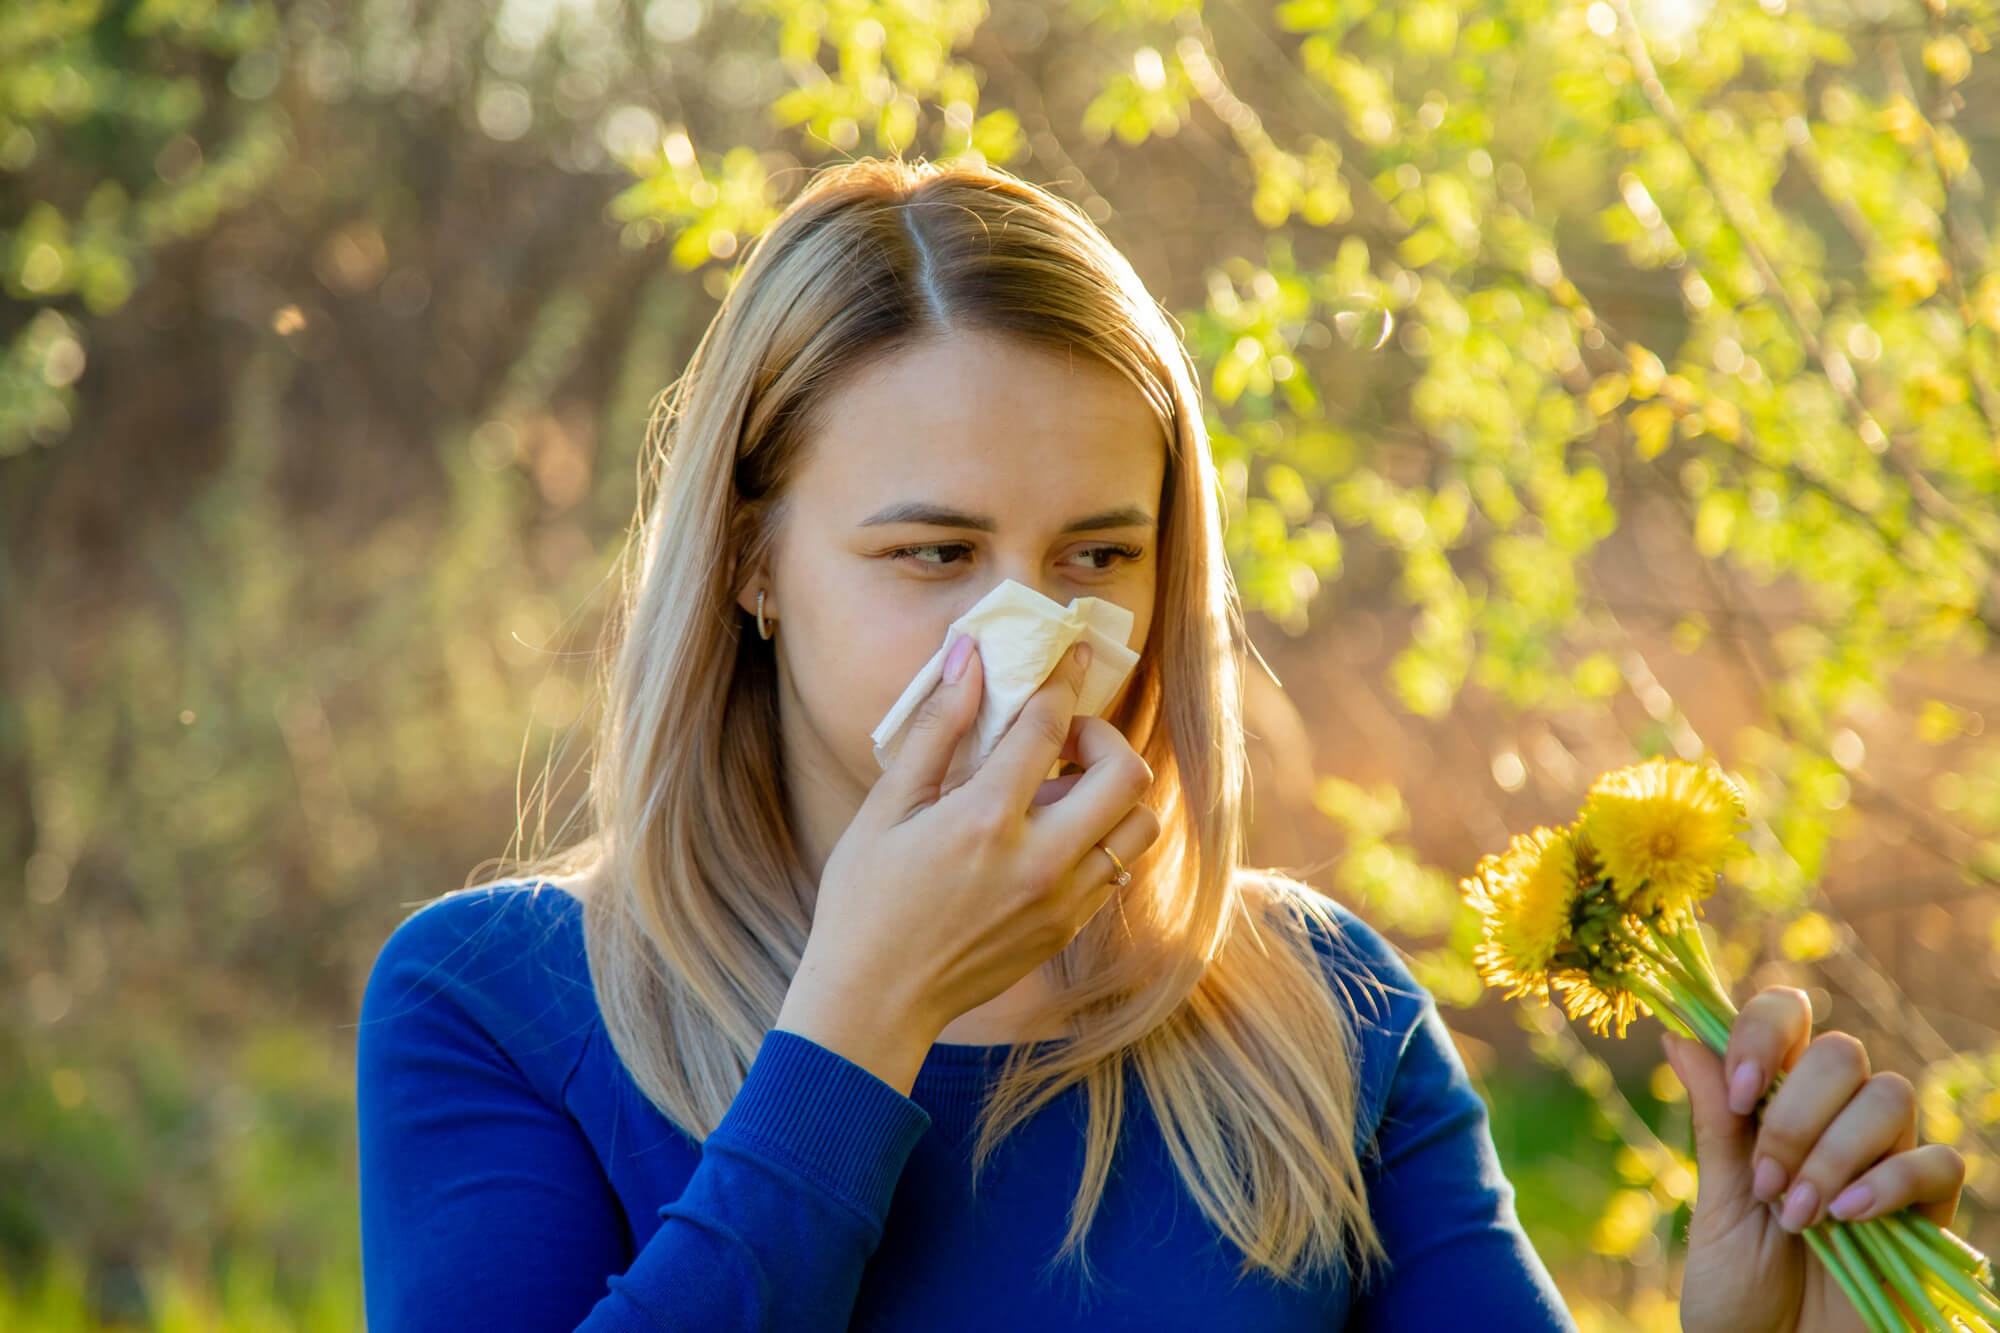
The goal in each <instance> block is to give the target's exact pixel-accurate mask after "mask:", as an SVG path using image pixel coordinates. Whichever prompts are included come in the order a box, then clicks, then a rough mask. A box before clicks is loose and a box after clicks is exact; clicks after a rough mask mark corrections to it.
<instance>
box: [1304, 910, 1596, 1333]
mask: <svg viewBox="0 0 2000 1333" xmlns="http://www.w3.org/2000/svg"><path fill="white" fill-rule="evenodd" d="M1341 922H1342V925H1343V926H1344V930H1343V931H1342V934H1343V936H1344V938H1345V940H1346V941H1347V944H1348V946H1349V948H1350V949H1352V950H1353V952H1355V953H1358V954H1359V955H1360V957H1361V961H1362V963H1363V965H1364V966H1365V967H1366V969H1367V971H1368V972H1370V973H1372V974H1373V976H1374V979H1375V980H1376V981H1379V982H1381V983H1384V986H1383V989H1382V992H1381V993H1383V994H1386V995H1387V996H1390V997H1394V998H1392V999H1390V1001H1389V1002H1388V1003H1387V1004H1386V1005H1385V1006H1382V1007H1381V1008H1380V1009H1378V1010H1377V1012H1378V1013H1380V1014H1381V1015H1382V1016H1383V1018H1384V1020H1385V1021H1384V1022H1383V1023H1381V1024H1380V1025H1379V1026H1377V1027H1375V1029H1374V1033H1373V1035H1371V1036H1368V1037H1364V1039H1363V1040H1364V1042H1365V1043H1366V1044H1368V1045H1369V1046H1370V1047H1371V1048H1372V1053H1373V1054H1374V1055H1375V1057H1376V1058H1377V1060H1378V1061H1379V1063H1378V1064H1377V1068H1380V1067H1382V1066H1384V1065H1388V1064H1390V1063H1391V1062H1393V1072H1391V1073H1390V1074H1389V1075H1388V1080H1387V1081H1388V1087H1387V1091H1386V1095H1385V1096H1383V1099H1382V1113H1381V1116H1380V1118H1379V1120H1378V1121H1377V1124H1376V1129H1375V1135H1374V1140H1373V1147H1374V1152H1373V1153H1372V1154H1370V1155H1369V1156H1366V1157H1364V1159H1363V1161H1364V1166H1365V1170H1366V1174H1367V1179H1368V1189H1369V1195H1370V1199H1371V1207H1370V1211H1371V1213H1372V1214H1373V1216H1374V1219H1375V1225H1376V1227H1377V1228H1378V1230H1379V1231H1380V1234H1381V1237H1382V1243H1383V1245H1384V1247H1385V1248H1386V1249H1387V1251H1388V1257H1389V1263H1388V1266H1387V1267H1386V1269H1384V1270H1383V1271H1382V1273H1381V1275H1380V1276H1379V1277H1377V1278H1376V1279H1375V1281H1374V1282H1373V1283H1371V1284H1370V1285H1369V1286H1367V1287H1365V1288H1363V1289H1362V1290H1361V1291H1360V1292H1358V1293H1357V1295H1356V1299H1355V1302H1354V1304H1353V1306H1352V1309H1351V1311H1350V1320H1349V1323H1348V1325H1347V1327H1348V1328H1349V1329H1353V1330H1366V1331H1367V1333H1388V1331H1389V1330H1395V1329H1406V1328H1430V1327H1442V1326H1446V1325H1451V1324H1456V1323H1459V1322H1462V1320H1463V1319H1464V1317H1465V1312H1466V1311H1468V1310H1477V1311H1478V1312H1479V1317H1478V1324H1479V1327H1480V1328H1481V1329H1491V1330H1494V1331H1495V1333H1549V1330H1560V1331H1561V1333H1575V1331H1576V1324H1575V1323H1574V1321H1573V1320H1572V1319H1571V1317H1570V1314H1569V1312H1568V1310H1567V1308H1566V1307H1565V1306H1564V1304H1563V1300H1562V1295H1561V1293H1560V1292H1558V1290H1557V1289H1556V1285H1555V1281H1554V1279H1552V1278H1551V1277H1550V1276H1549V1272H1548V1269H1547V1268H1546V1267H1545V1266H1544V1265H1543V1263H1542V1260H1541V1257H1540V1256H1539V1255H1538V1254H1536V1253H1535V1248H1534V1245H1533V1243H1532V1242H1530V1241H1529V1239H1528V1236H1527V1233H1526V1232H1525V1231H1524V1230H1523V1229H1522V1227H1521V1223H1520V1220H1519V1218H1517V1217H1516V1216H1515V1213H1514V1187H1513V1185H1512V1184H1511V1183H1509V1181H1508V1180H1507V1177H1506V1176H1505V1174H1504V1173H1503V1172H1502V1171H1501V1168H1500V1157H1499V1153H1498V1152H1497V1151H1496V1150H1495V1148H1494V1146H1493V1134H1492V1130H1491V1127H1490V1126H1489V1124H1488V1118H1487V1112H1486V1103H1485V1102H1483V1101H1481V1100H1480V1097H1479V1093H1478V1091H1477V1090H1476V1089H1475V1088H1474V1087H1473V1086H1472V1082H1471V1079H1470V1077H1469V1076H1468V1075H1467V1073H1466V1069H1465V1063H1464V1061H1463V1060H1461V1059H1460V1058H1459V1054H1458V1048H1457V1046H1455V1045H1454V1044H1453V1043H1452V1040H1451V1034H1450V1033H1449V1032H1448V1031H1447V1030H1446V1028H1445V1024H1444V1019H1443V1018H1442V1017H1441V1016H1440V1015H1439V1013H1438V1009H1437V1002H1436V1000H1435V999H1434V998H1433V997H1432V996H1431V994H1430V992H1429V991H1428V990H1426V989H1425V988H1424V987H1423V986H1422V985H1421V984H1420V983H1419V982H1418V981H1417V980H1416V978H1415V976H1414V975H1412V974H1411V972H1410V970H1409V969H1408V967H1407V966H1405V965H1404V963H1403V961H1402V959H1400V958H1399V957H1397V955H1396V953H1395V950H1394V949H1393V948H1392V947H1391V946H1390V945H1389V943H1388V942H1387V941H1386V940H1384V939H1383V938H1382V937H1381V936H1380V935H1378V934H1377V933H1376V932H1375V931H1374V930H1373V929H1372V928H1370V927H1368V926H1367V925H1366V924H1365V923H1362V922H1361V921H1360V919H1359V918H1358V917H1355V916H1353V915H1352V914H1351V913H1348V912H1346V911H1345V909H1342V911H1341ZM1379 1077H1380V1076H1379V1075H1377V1076H1376V1078H1374V1079H1371V1080H1370V1081H1371V1082H1374V1081H1376V1080H1377V1079H1379Z"/></svg>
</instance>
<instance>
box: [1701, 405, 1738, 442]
mask: <svg viewBox="0 0 2000 1333" xmlns="http://www.w3.org/2000/svg"><path fill="white" fill-rule="evenodd" d="M1705 411H1706V415H1707V417H1708V431H1709V434H1711V435H1713V436H1715V437H1716V438H1717V439H1719V440H1727V441H1728V442H1729V443H1731V444H1734V443H1736V442H1737V441H1738V440H1740V439H1742V438H1743V414H1742V413H1740V412H1738V411H1737V410H1736V404H1734V403H1732V402H1730V401H1728V400H1727V399H1723V398H1711V399H1710V400H1709V401H1708V403H1707V405H1706V409H1705Z"/></svg>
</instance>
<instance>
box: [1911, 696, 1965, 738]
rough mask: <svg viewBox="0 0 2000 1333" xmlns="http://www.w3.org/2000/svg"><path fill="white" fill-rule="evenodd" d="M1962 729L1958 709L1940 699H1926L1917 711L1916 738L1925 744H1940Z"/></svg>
mask: <svg viewBox="0 0 2000 1333" xmlns="http://www.w3.org/2000/svg"><path fill="white" fill-rule="evenodd" d="M1963 730H1964V726H1963V724H1962V723H1961V722H1960V721H1959V717H1958V710H1957V709H1956V708H1953V707H1952V706H1951V705H1950V704H1948V703H1946V702H1944V700H1942V699H1927V700H1925V701H1924V706H1923V708H1922V709H1920V710H1919V711H1918V713H1917V739H1918V740H1921V741H1923V742H1924V743H1925V744H1927V745H1942V744H1944V743H1945V742H1946V741H1948V740H1952V739H1953V738H1955V737H1956V736H1958V734H1959V733H1960V732H1961V731H1963Z"/></svg>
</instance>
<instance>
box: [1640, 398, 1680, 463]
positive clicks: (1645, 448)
mask: <svg viewBox="0 0 2000 1333" xmlns="http://www.w3.org/2000/svg"><path fill="white" fill-rule="evenodd" d="M1631 424H1632V448H1633V452H1635V453H1637V454H1638V455H1639V457H1640V458H1643V459H1645V460H1646V461H1648V462H1651V461H1652V460H1653V459H1655V458H1658V457H1659V456H1660V454H1661V453H1662V452H1664V451H1665V449H1666V447H1667V443H1668V440H1669V438H1670V437H1671V436H1672V434H1673V426H1674V409H1673V408H1671V407H1669V406H1668V405H1667V404H1665V403H1643V404H1641V405H1640V406H1638V407H1635V408H1633V409H1632V416H1631Z"/></svg>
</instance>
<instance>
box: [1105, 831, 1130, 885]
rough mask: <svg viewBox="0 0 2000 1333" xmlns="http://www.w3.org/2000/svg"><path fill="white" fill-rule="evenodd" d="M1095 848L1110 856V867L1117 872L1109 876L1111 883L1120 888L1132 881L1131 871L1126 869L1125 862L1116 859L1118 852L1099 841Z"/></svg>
mask: <svg viewBox="0 0 2000 1333" xmlns="http://www.w3.org/2000/svg"><path fill="white" fill-rule="evenodd" d="M1097 850H1098V851H1100V852H1103V853H1104V854H1105V855H1106V856H1108V857H1110V858H1111V865H1112V868H1113V869H1114V870H1116V871H1117V872H1118V873H1117V874H1115V875H1113V876H1112V877H1111V882H1112V884H1113V885H1115V886H1116V887H1118V888H1121V889H1122V888H1124V887H1125V886H1126V885H1127V884H1130V883H1131V882H1132V872H1131V871H1129V870H1127V869H1126V868H1125V863H1124V862H1123V861H1121V860H1119V859H1118V853H1116V852H1114V851H1112V850H1111V849H1110V848H1109V847H1106V846H1105V845H1104V844H1103V843H1101V842H1100V843H1098V844H1097Z"/></svg>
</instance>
